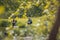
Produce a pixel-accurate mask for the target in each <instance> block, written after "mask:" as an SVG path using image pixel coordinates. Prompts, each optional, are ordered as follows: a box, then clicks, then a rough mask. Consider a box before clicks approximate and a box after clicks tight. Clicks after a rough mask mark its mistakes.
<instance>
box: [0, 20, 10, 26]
mask: <svg viewBox="0 0 60 40" xmlns="http://www.w3.org/2000/svg"><path fill="white" fill-rule="evenodd" d="M9 25H10V22H9V21H8V20H0V27H9Z"/></svg>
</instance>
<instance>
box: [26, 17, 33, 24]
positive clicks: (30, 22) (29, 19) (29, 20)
mask: <svg viewBox="0 0 60 40" xmlns="http://www.w3.org/2000/svg"><path fill="white" fill-rule="evenodd" d="M27 24H28V25H30V24H32V19H31V18H30V17H29V18H28V22H27Z"/></svg>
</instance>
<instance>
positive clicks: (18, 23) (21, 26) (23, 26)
mask: <svg viewBox="0 0 60 40" xmlns="http://www.w3.org/2000/svg"><path fill="white" fill-rule="evenodd" d="M17 26H19V28H25V23H22V22H17Z"/></svg>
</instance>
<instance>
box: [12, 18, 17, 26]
mask: <svg viewBox="0 0 60 40" xmlns="http://www.w3.org/2000/svg"><path fill="white" fill-rule="evenodd" d="M16 22H17V21H16V20H15V19H13V20H12V26H13V27H15V26H16Z"/></svg>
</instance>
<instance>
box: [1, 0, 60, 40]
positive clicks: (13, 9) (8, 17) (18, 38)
mask: <svg viewBox="0 0 60 40" xmlns="http://www.w3.org/2000/svg"><path fill="white" fill-rule="evenodd" d="M58 6H59V3H58V1H57V0H0V40H26V37H31V38H32V39H31V40H46V39H47V38H48V36H49V33H50V30H51V28H52V25H53V24H54V21H55V19H56V18H55V17H56V12H57V8H58ZM13 19H14V20H15V21H16V22H15V23H14V24H15V25H14V26H13V22H14V21H13ZM29 20H30V21H29ZM29 22H30V23H29ZM59 31H60V30H59ZM27 40H28V39H27ZM57 40H60V33H58V36H57Z"/></svg>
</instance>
